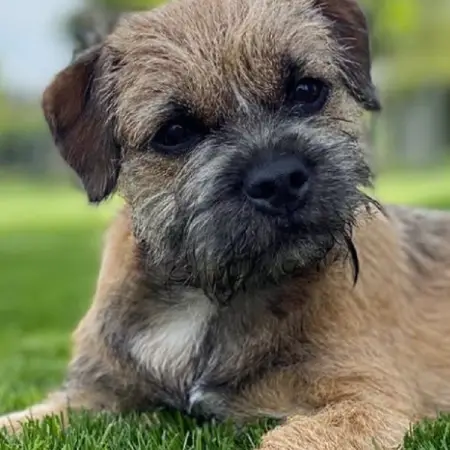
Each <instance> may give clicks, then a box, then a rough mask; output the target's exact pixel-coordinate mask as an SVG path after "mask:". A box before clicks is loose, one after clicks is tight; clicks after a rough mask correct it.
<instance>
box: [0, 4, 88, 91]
mask: <svg viewBox="0 0 450 450" xmlns="http://www.w3.org/2000/svg"><path fill="white" fill-rule="evenodd" d="M0 3H1V8H0V85H1V87H2V88H4V87H5V86H6V88H7V89H8V90H10V91H13V92H18V93H21V94H31V95H39V93H40V92H41V91H42V90H43V89H44V88H45V86H46V84H47V83H48V82H49V81H50V79H51V78H52V76H53V75H55V74H56V72H57V71H58V70H60V69H62V68H63V67H64V66H65V65H66V64H67V63H68V62H70V59H71V56H72V48H71V45H70V42H68V41H67V39H65V36H64V33H63V32H62V31H61V28H62V23H63V20H64V18H65V17H66V16H67V14H68V13H70V12H71V11H74V10H76V9H77V8H78V7H79V6H80V5H81V4H82V0H0Z"/></svg>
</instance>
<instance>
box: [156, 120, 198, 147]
mask: <svg viewBox="0 0 450 450" xmlns="http://www.w3.org/2000/svg"><path fill="white" fill-rule="evenodd" d="M200 137H201V130H200V129H199V127H196V126H194V125H193V124H191V123H190V121H182V120H179V121H171V122H168V123H166V124H165V125H163V126H162V127H161V128H160V129H159V131H158V132H157V133H156V134H155V136H154V138H153V139H152V142H151V145H152V147H153V148H154V149H155V150H157V151H161V152H166V153H182V152H184V151H187V150H189V149H190V148H191V147H192V146H193V145H194V144H195V143H196V142H197V141H198V140H199V139H200Z"/></svg>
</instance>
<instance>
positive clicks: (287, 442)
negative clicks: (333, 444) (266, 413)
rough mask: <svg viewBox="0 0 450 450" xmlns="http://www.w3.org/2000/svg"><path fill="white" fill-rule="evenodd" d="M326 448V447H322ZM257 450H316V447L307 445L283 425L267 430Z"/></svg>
mask: <svg viewBox="0 0 450 450" xmlns="http://www.w3.org/2000/svg"><path fill="white" fill-rule="evenodd" d="M323 448H326V447H323ZM258 450H318V449H317V447H314V446H312V445H311V443H310V444H309V445H308V444H307V443H306V442H305V440H304V439H303V438H301V437H300V436H299V435H297V433H295V434H294V433H293V432H292V430H288V429H285V428H283V427H279V428H275V429H274V430H272V431H269V432H268V433H267V434H266V435H265V436H264V437H263V439H262V443H261V446H260V447H259V448H258Z"/></svg>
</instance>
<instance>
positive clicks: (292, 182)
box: [244, 156, 309, 214]
mask: <svg viewBox="0 0 450 450" xmlns="http://www.w3.org/2000/svg"><path fill="white" fill-rule="evenodd" d="M308 178H309V174H308V169H307V167H306V166H305V165H304V164H303V162H302V161H301V159H299V158H297V157H294V156H289V157H283V158H278V159H275V160H272V161H270V162H266V163H264V164H262V165H258V166H256V167H253V168H252V169H250V171H249V172H248V174H247V177H246V179H245V182H244V191H245V193H246V195H247V197H248V198H249V199H250V200H251V201H252V203H253V204H254V205H255V206H256V207H257V208H258V209H260V210H262V211H264V212H270V213H274V214H283V213H286V212H293V211H295V210H296V209H298V208H299V207H300V205H301V204H302V200H303V199H304V197H305V194H306V191H307V187H308V186H307V184H308Z"/></svg>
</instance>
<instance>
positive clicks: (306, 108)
mask: <svg viewBox="0 0 450 450" xmlns="http://www.w3.org/2000/svg"><path fill="white" fill-rule="evenodd" d="M328 94H329V89H328V86H327V85H326V84H325V83H324V82H323V81H321V80H318V79H315V78H302V79H300V80H299V81H298V82H297V83H296V85H295V88H294V93H293V97H294V101H295V103H296V106H297V107H299V108H301V112H302V113H303V114H314V113H317V112H319V111H320V110H321V109H322V108H323V107H324V106H325V104H326V102H327V100H328Z"/></svg>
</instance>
